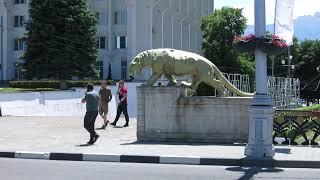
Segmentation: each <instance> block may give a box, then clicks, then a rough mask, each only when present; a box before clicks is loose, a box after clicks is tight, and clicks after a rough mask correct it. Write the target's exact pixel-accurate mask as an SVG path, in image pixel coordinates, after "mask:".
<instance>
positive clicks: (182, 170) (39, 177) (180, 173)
mask: <svg viewBox="0 0 320 180" xmlns="http://www.w3.org/2000/svg"><path fill="white" fill-rule="evenodd" d="M319 176H320V169H293V168H292V169H284V168H260V167H254V168H241V167H224V166H192V165H172V164H168V165H166V164H135V163H107V162H85V161H82V162H76V161H48V160H30V159H6V158H0V179H1V180H95V179H97V180H104V179H107V180H114V179H117V180H126V179H130V180H191V179H192V180H193V179H196V180H204V179H205V180H209V179H210V180H212V179H217V180H221V179H273V180H274V179H281V180H283V179H290V180H295V179H303V180H305V179H320V177H319Z"/></svg>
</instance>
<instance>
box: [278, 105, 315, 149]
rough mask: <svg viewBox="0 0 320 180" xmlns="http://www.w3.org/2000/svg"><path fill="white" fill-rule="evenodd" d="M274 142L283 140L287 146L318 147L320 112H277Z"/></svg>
mask: <svg viewBox="0 0 320 180" xmlns="http://www.w3.org/2000/svg"><path fill="white" fill-rule="evenodd" d="M273 131H274V134H273V142H274V144H278V142H277V141H275V139H276V138H282V139H283V140H284V141H283V142H282V144H286V145H314V146H316V145H318V144H319V141H320V138H319V135H320V111H300V110H276V112H275V116H274V123H273Z"/></svg>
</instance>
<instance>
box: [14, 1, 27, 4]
mask: <svg viewBox="0 0 320 180" xmlns="http://www.w3.org/2000/svg"><path fill="white" fill-rule="evenodd" d="M26 3H27V0H15V1H14V4H26Z"/></svg>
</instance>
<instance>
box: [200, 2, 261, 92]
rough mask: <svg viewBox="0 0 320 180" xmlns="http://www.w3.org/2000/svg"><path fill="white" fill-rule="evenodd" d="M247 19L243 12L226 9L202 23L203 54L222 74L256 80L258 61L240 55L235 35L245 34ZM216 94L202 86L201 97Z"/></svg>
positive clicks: (204, 18)
mask: <svg viewBox="0 0 320 180" xmlns="http://www.w3.org/2000/svg"><path fill="white" fill-rule="evenodd" d="M246 22H247V19H246V18H245V17H244V16H243V15H242V9H238V8H229V7H223V8H221V9H219V10H215V11H214V13H212V14H210V15H209V16H207V17H203V18H202V20H201V30H202V31H203V42H202V52H203V55H204V56H205V57H206V58H207V59H209V60H210V61H211V62H213V63H214V64H215V65H216V66H217V67H218V68H219V69H220V70H221V71H222V72H225V73H242V74H249V75H250V79H251V80H253V79H254V67H255V66H254V59H253V57H252V56H250V55H248V54H239V53H238V52H237V51H236V50H235V49H234V47H233V40H234V36H236V35H242V34H243V33H244V31H245V28H246ZM212 92H214V91H213V90H212V89H210V88H208V86H206V85H205V84H203V83H202V84H200V85H199V88H198V90H197V95H212Z"/></svg>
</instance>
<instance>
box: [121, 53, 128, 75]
mask: <svg viewBox="0 0 320 180" xmlns="http://www.w3.org/2000/svg"><path fill="white" fill-rule="evenodd" d="M121 79H127V61H126V60H125V59H124V58H121Z"/></svg>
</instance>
